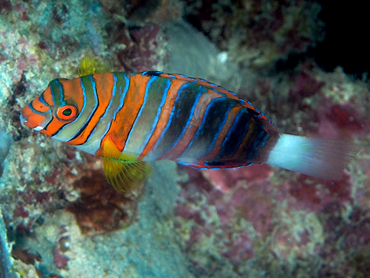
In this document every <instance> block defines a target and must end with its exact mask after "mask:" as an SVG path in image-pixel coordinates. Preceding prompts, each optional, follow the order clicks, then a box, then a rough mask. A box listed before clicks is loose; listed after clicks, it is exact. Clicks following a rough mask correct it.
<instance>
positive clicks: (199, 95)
mask: <svg viewBox="0 0 370 278" xmlns="http://www.w3.org/2000/svg"><path fill="white" fill-rule="evenodd" d="M186 84H188V83H185V84H184V85H186ZM183 87H184V86H182V87H181V90H182V89H183ZM205 91H208V90H207V88H204V87H202V89H201V90H200V91H199V92H198V95H197V98H196V99H195V101H194V103H193V106H192V107H191V111H190V114H189V117H188V120H187V122H186V124H185V128H183V130H182V131H181V134H180V135H179V137H178V138H177V140H176V141H175V143H174V144H173V145H172V147H171V148H169V149H168V150H167V151H166V153H169V152H171V151H172V150H173V149H174V148H175V147H176V145H177V144H178V143H179V142H180V140H181V139H182V137H183V136H184V134H185V131H186V129H187V127H188V126H189V124H190V121H191V120H192V118H193V115H194V111H195V108H196V107H197V104H198V102H199V99H200V97H201V95H202V94H203V93H204V92H205ZM179 95H180V92H179V93H178V95H177V98H176V100H177V99H178V97H179ZM176 100H175V103H174V106H173V108H175V104H176ZM173 114H174V109H172V112H171V115H170V119H169V120H168V123H167V126H166V128H165V130H164V131H163V133H162V135H161V137H159V139H158V141H157V143H158V142H159V141H160V140H161V139H162V136H163V135H164V134H165V133H166V131H167V129H168V127H169V126H170V123H171V120H172V117H173ZM166 153H164V154H162V155H165V154H166Z"/></svg>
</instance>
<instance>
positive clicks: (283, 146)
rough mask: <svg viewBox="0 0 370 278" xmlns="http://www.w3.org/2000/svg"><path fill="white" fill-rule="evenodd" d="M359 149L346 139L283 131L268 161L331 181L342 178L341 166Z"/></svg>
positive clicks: (343, 166)
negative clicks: (298, 134) (301, 134)
mask: <svg viewBox="0 0 370 278" xmlns="http://www.w3.org/2000/svg"><path fill="white" fill-rule="evenodd" d="M359 150H360V146H359V145H356V144H354V143H351V142H348V141H341V140H333V139H319V138H306V137H302V136H295V135H288V134H282V135H281V136H280V138H279V140H278V142H277V143H276V145H275V147H274V148H273V149H272V150H271V152H270V155H269V158H268V160H267V163H268V164H271V165H275V166H279V167H282V168H285V169H288V170H292V171H297V172H300V173H303V174H306V175H310V176H314V177H318V178H324V179H333V180H334V179H340V178H341V177H342V174H343V170H344V168H345V167H346V166H347V164H348V163H349V161H350V160H351V159H352V158H353V157H354V156H355V155H356V153H357V152H358V151H359Z"/></svg>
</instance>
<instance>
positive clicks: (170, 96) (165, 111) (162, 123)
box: [139, 79, 187, 159]
mask: <svg viewBox="0 0 370 278" xmlns="http://www.w3.org/2000/svg"><path fill="white" fill-rule="evenodd" d="M185 83H187V82H186V81H184V80H178V79H171V85H170V88H169V89H168V93H167V99H166V101H165V103H164V105H163V107H162V109H161V114H160V116H159V120H158V123H157V125H156V126H155V128H154V131H153V133H152V136H151V137H150V138H149V141H148V143H147V144H146V146H145V148H144V149H143V151H142V153H141V155H140V156H139V159H142V158H143V157H145V156H146V155H147V154H148V153H149V152H150V151H151V149H152V148H153V147H154V145H155V143H156V142H157V140H158V139H159V137H160V136H161V134H162V132H163V130H164V129H165V127H166V126H167V123H168V120H169V118H170V115H171V112H172V109H173V106H174V105H175V100H176V97H177V94H178V91H179V89H180V88H181V86H182V85H184V84H185Z"/></svg>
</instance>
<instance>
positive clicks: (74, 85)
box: [59, 78, 84, 112]
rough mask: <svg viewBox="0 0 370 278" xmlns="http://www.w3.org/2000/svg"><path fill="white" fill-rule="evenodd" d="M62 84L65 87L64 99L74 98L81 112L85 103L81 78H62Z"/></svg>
mask: <svg viewBox="0 0 370 278" xmlns="http://www.w3.org/2000/svg"><path fill="white" fill-rule="evenodd" d="M59 82H60V84H62V87H63V94H64V99H66V100H68V99H73V101H74V102H75V104H76V105H77V107H78V111H79V112H81V109H82V107H83V105H84V95H83V91H82V88H81V79H80V78H75V79H71V80H65V79H60V80H59Z"/></svg>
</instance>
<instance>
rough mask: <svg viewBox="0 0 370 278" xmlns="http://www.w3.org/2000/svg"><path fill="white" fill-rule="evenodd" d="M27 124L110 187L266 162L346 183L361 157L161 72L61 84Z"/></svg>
mask: <svg viewBox="0 0 370 278" xmlns="http://www.w3.org/2000/svg"><path fill="white" fill-rule="evenodd" d="M20 121H21V122H22V124H23V125H25V126H27V127H29V128H32V129H33V130H35V131H38V132H41V133H43V134H45V135H47V136H49V137H51V138H53V139H56V140H59V141H61V142H64V143H67V144H69V145H72V146H74V147H75V148H77V149H79V150H81V151H84V152H86V153H89V154H92V155H95V156H98V157H101V158H103V166H104V172H105V175H106V178H107V180H108V182H109V183H110V184H111V185H112V186H113V187H114V188H115V189H116V190H118V191H129V190H131V189H132V188H133V187H135V186H136V185H137V184H138V183H140V182H142V181H145V180H146V179H147V178H148V177H149V176H150V174H151V171H152V170H151V167H150V162H152V161H156V160H172V161H175V162H177V163H179V164H183V165H188V166H191V167H196V168H199V169H224V168H234V167H244V166H249V165H251V164H253V163H258V164H262V163H267V164H270V165H275V166H279V167H282V168H285V169H288V170H291V171H297V172H300V173H303V174H307V175H310V176H314V177H318V178H325V179H340V178H341V176H342V174H343V169H344V168H345V167H346V165H347V164H348V163H349V161H350V160H351V159H352V158H354V156H355V155H356V153H357V152H358V150H359V147H358V145H357V144H355V143H352V142H349V141H347V140H333V139H322V138H308V137H303V136H297V135H290V134H282V133H279V131H278V130H277V128H276V127H275V125H274V124H273V123H272V122H271V120H270V119H269V118H268V117H267V116H266V115H265V114H264V113H262V112H261V111H259V110H258V109H257V108H256V107H254V106H253V105H252V104H251V103H250V102H249V101H247V100H244V99H242V98H240V97H238V96H237V95H236V94H235V93H233V92H232V91H230V90H227V89H225V88H224V87H221V86H218V85H216V84H214V83H211V82H209V81H206V80H204V79H202V78H194V77H188V76H185V75H182V74H174V73H164V72H160V71H145V72H141V73H135V72H94V71H93V72H89V71H88V70H80V76H79V77H77V78H74V79H70V80H68V79H64V78H58V79H54V80H52V81H51V82H50V84H49V85H48V87H47V88H46V90H45V91H44V92H42V93H41V94H40V95H39V96H38V97H36V98H35V99H34V100H32V101H31V102H30V103H29V104H28V105H26V106H25V107H24V108H23V109H22V111H21V116H20Z"/></svg>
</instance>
